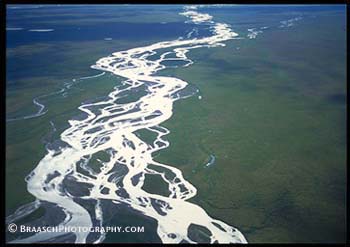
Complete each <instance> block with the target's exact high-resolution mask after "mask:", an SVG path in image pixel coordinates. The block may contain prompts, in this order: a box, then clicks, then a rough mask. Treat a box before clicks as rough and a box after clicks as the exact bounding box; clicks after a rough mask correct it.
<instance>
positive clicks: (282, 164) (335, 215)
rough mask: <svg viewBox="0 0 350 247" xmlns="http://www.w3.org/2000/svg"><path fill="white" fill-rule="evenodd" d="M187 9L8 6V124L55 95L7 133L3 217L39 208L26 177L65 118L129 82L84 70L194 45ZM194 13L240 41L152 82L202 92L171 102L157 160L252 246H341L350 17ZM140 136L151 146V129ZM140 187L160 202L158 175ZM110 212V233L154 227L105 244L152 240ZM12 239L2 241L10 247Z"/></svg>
mask: <svg viewBox="0 0 350 247" xmlns="http://www.w3.org/2000/svg"><path fill="white" fill-rule="evenodd" d="M34 7H35V6H34ZM181 9H182V6H169V7H165V6H156V7H150V6H139V7H137V8H135V7H134V6H132V7H131V6H113V7H102V6H72V7H68V6H57V7H55V6H52V7H41V8H23V9H21V8H15V6H12V8H11V7H9V6H8V10H7V12H8V13H7V14H8V16H7V24H6V25H7V29H8V30H7V50H6V52H7V54H6V55H7V71H6V72H7V75H6V77H7V78H6V79H7V80H6V118H7V119H8V120H10V119H14V118H21V117H23V116H30V115H31V114H33V113H35V112H36V111H37V110H38V106H37V105H35V104H33V99H35V98H36V97H40V96H41V95H45V94H51V93H53V92H58V93H57V94H53V95H50V96H48V97H43V98H38V102H40V103H41V104H44V105H45V109H44V110H47V113H45V114H43V115H42V116H39V117H33V118H28V119H24V120H15V121H7V123H6V215H7V216H8V215H11V214H12V213H14V212H15V210H16V209H17V208H18V207H20V206H22V205H24V204H26V203H30V202H31V201H33V200H34V199H35V198H34V197H33V196H32V195H31V194H29V193H28V191H27V188H26V181H25V177H26V176H27V175H28V174H29V173H30V172H31V171H32V170H33V169H34V168H35V167H36V165H37V164H38V162H39V161H40V160H41V159H42V157H43V156H44V155H45V153H46V150H45V145H46V144H48V143H54V141H55V140H58V139H59V137H60V134H61V133H62V132H63V131H64V130H65V129H67V128H68V127H69V125H68V120H70V119H72V118H79V116H80V117H82V116H81V115H82V112H81V111H79V110H78V107H79V106H80V105H81V104H82V102H86V101H89V100H98V99H101V98H103V97H106V96H107V95H108V93H110V92H111V91H112V90H113V87H115V86H117V85H119V84H120V83H121V82H122V80H123V79H122V78H120V77H117V76H114V75H111V74H110V73H105V74H104V75H102V76H100V77H96V78H91V79H86V80H85V79H84V80H81V79H79V78H82V77H88V76H94V75H97V74H100V73H101V71H98V70H93V69H91V68H90V65H92V64H94V63H95V62H96V61H97V60H98V59H99V58H101V57H105V56H108V55H109V54H111V53H113V52H116V51H123V50H128V49H131V48H135V47H140V46H145V45H149V44H153V43H155V42H159V41H166V40H174V39H177V38H178V37H179V36H183V37H186V35H189V37H190V36H191V35H195V32H192V31H193V30H194V28H195V25H194V24H191V23H186V24H185V23H184V21H185V18H184V17H183V16H181V15H178V13H179V12H180V11H181ZM199 10H201V11H202V12H206V13H209V14H210V15H212V16H213V18H214V19H215V20H216V21H220V22H224V23H228V24H230V25H231V28H232V29H233V31H234V32H236V33H238V35H239V36H238V38H237V39H232V40H229V41H225V42H224V43H225V44H226V46H224V47H211V48H199V49H194V50H190V51H189V52H188V54H187V57H188V58H190V59H191V60H192V61H193V64H192V65H191V66H188V67H183V68H181V67H177V68H173V67H171V66H170V68H169V69H165V70H162V71H160V72H159V74H160V75H172V76H175V77H177V78H180V79H182V80H185V81H187V82H188V83H189V85H188V86H187V87H188V88H189V89H188V90H189V91H191V92H192V91H194V92H195V90H194V89H198V93H197V94H194V95H193V96H191V97H188V98H184V99H180V100H179V101H177V102H175V104H174V109H173V111H174V113H173V115H172V117H171V118H170V119H168V120H167V121H166V122H164V123H163V124H162V126H164V127H166V128H167V129H168V130H169V131H170V133H169V134H168V135H166V137H165V139H167V140H168V141H169V143H170V146H169V147H167V148H166V149H162V150H160V151H158V152H156V153H154V158H155V160H156V161H159V162H162V163H164V164H169V165H171V166H174V167H177V168H178V169H180V170H181V171H182V172H183V176H184V178H185V179H186V180H188V181H189V182H190V183H192V184H193V185H194V186H195V187H196V188H197V195H196V196H195V197H193V198H191V199H190V200H189V201H190V202H193V203H195V204H197V205H199V206H200V207H202V208H203V209H205V211H206V212H207V213H208V215H210V216H211V217H213V218H216V219H219V220H223V221H225V222H226V223H227V224H229V225H231V226H234V227H237V228H238V229H239V230H240V231H241V232H242V233H243V234H244V236H245V237H246V239H247V241H248V242H250V243H261V242H263V243H267V242H274V243H276V242H279V243H291V242H308V243H326V242H345V237H346V229H345V223H346V218H345V210H346V208H345V206H346V200H345V193H346V190H345V188H346V97H347V96H346V52H345V51H346V19H345V7H342V6H270V5H269V6H260V5H256V6H221V7H220V6H215V7H214V6H206V7H202V8H199ZM21 28H22V29H21ZM33 30H34V31H33ZM38 30H41V31H38ZM190 32H192V34H190ZM197 35H203V36H205V35H206V33H205V32H203V33H199V34H198V33H197ZM62 89H64V90H63V91H62V92H60V90H62ZM137 93H138V92H136V98H138V95H137ZM133 97H135V95H128V96H127V97H126V98H125V100H128V99H129V100H133V99H134V98H133ZM136 98H135V99H136ZM123 100H124V99H123ZM139 137H140V138H141V139H143V140H144V141H146V142H147V143H150V142H152V139H154V138H155V137H154V136H152V135H151V134H150V133H147V131H144V132H143V133H142V131H140V132H139ZM213 157H214V158H213ZM208 163H209V164H210V165H207V164H208ZM146 179H147V180H148V182H147V183H145V184H144V187H143V188H144V189H145V190H146V191H148V192H152V193H156V192H157V191H158V193H159V194H166V193H165V192H166V189H165V192H164V186H163V184H162V183H161V181H160V179H159V176H153V175H150V176H146ZM152 179H153V180H152ZM109 206H110V205H108V204H106V205H105V209H104V210H105V211H106V212H107V213H106V215H108V218H109V219H110V221H107V222H105V223H106V224H107V223H108V224H110V223H111V221H112V222H113V223H114V224H118V223H120V222H122V224H132V223H130V222H135V223H134V224H136V222H140V221H141V222H144V225H145V226H148V227H147V233H144V234H120V235H118V236H116V235H113V234H107V237H106V239H105V242H159V241H160V239H159V237H158V236H157V234H156V222H155V221H154V220H153V219H151V218H148V217H145V216H140V215H138V214H137V213H135V212H133V211H132V210H130V209H128V208H123V207H122V206H120V208H119V211H118V212H115V211H117V210H115V209H114V210H111V209H108V207H109ZM45 212H46V211H45V207H44V206H43V207H40V208H39V209H37V210H36V211H34V212H33V213H31V214H30V215H28V216H26V218H24V219H21V220H22V222H26V221H27V222H30V221H33V220H36V221H37V223H38V222H40V220H42V219H46V218H45V217H44V215H45ZM59 217H61V216H60V215H59V214H57V218H59ZM52 221H54V219H53V220H52ZM17 223H18V222H17ZM17 237H19V235H16V236H14V235H12V234H7V240H8V241H11V240H13V239H14V238H17ZM200 239H202V240H203V239H205V238H204V237H203V238H200Z"/></svg>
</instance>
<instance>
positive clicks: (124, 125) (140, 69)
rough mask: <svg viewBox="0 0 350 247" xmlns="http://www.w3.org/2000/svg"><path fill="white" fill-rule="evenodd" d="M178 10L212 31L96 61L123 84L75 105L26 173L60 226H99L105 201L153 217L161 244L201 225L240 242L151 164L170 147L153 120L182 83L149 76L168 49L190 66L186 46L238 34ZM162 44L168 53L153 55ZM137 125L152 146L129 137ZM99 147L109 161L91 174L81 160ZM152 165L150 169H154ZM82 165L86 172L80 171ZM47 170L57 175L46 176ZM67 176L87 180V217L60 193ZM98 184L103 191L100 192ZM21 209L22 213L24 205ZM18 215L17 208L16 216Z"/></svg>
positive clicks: (80, 235) (164, 168) (216, 236)
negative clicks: (154, 187) (129, 96)
mask: <svg viewBox="0 0 350 247" xmlns="http://www.w3.org/2000/svg"><path fill="white" fill-rule="evenodd" d="M181 15H183V16H185V17H187V18H189V21H191V22H192V23H195V24H198V25H208V26H209V27H210V29H211V31H212V35H211V36H208V37H204V38H191V35H189V36H188V37H189V38H188V39H177V40H173V41H164V42H159V43H155V44H152V45H148V46H144V47H137V48H133V49H130V50H126V51H119V52H115V53H113V54H111V55H110V56H107V57H104V58H101V59H99V60H98V61H97V62H96V64H95V65H93V66H92V68H94V69H98V70H101V71H103V72H110V73H113V74H115V75H117V76H120V77H123V78H125V81H124V82H123V85H122V87H118V86H116V87H115V90H114V91H112V92H111V93H110V94H109V95H108V99H105V100H102V101H99V102H94V103H86V104H83V105H81V106H80V107H79V109H80V110H81V111H82V112H84V113H85V114H86V117H85V118H84V119H81V120H69V124H70V127H69V128H68V129H66V130H65V131H64V132H63V133H61V135H60V140H61V141H62V142H63V143H65V144H66V145H62V146H60V147H58V148H56V149H51V150H50V149H48V150H47V151H48V152H47V154H46V155H45V157H43V158H42V160H41V161H40V162H39V164H38V165H37V166H36V168H35V169H34V170H33V171H32V172H31V173H30V174H29V175H28V177H27V178H26V181H27V185H28V186H27V188H28V191H29V192H30V193H31V194H32V195H34V196H35V197H36V198H37V201H48V202H50V203H53V204H55V205H57V206H58V207H60V208H62V210H63V211H64V213H65V214H66V218H65V219H64V220H63V221H62V222H61V223H60V225H61V226H85V227H92V226H96V225H97V226H101V225H102V224H103V220H104V218H103V210H102V208H101V200H103V199H104V200H110V201H111V202H113V203H116V204H124V205H128V206H129V207H131V208H132V209H134V210H135V211H137V212H139V213H140V214H144V215H146V216H148V217H151V218H153V219H155V220H156V221H157V229H156V231H157V234H158V236H159V238H160V239H161V241H162V242H163V243H180V242H181V241H187V242H190V243H195V241H194V240H192V239H190V237H189V233H188V229H189V227H190V226H191V225H199V226H202V227H205V228H206V229H208V230H209V232H210V235H209V236H208V237H209V238H210V242H211V243H214V242H219V243H247V241H246V239H245V237H244V236H243V234H242V233H241V232H240V231H239V230H238V229H236V228H235V227H233V226H230V225H228V224H227V223H225V222H223V221H221V220H218V219H213V218H211V217H210V216H209V215H208V214H207V212H206V211H205V210H204V209H203V208H201V207H200V206H198V205H196V204H193V203H190V202H188V200H189V199H190V198H193V197H194V196H196V194H197V189H196V188H195V187H194V186H193V185H192V184H191V183H190V182H189V181H187V180H185V179H184V177H183V175H182V172H181V171H180V170H179V169H177V168H175V167H172V166H171V164H161V163H159V162H156V161H155V160H154V159H153V157H152V154H153V153H154V152H156V151H158V150H161V149H164V148H167V147H168V146H169V142H168V141H167V140H165V139H164V136H165V135H167V134H168V133H169V132H170V131H169V130H168V129H166V128H164V127H162V126H160V125H161V124H162V123H163V122H164V121H166V120H168V119H169V118H170V117H171V116H172V114H173V104H174V102H175V101H176V100H179V99H181V98H182V97H180V96H179V94H178V92H180V91H181V90H183V89H184V88H185V87H186V86H187V85H188V83H187V82H186V81H183V80H181V79H178V78H175V77H170V76H159V75H156V74H157V72H158V71H160V70H163V69H165V68H166V66H164V65H162V64H161V62H162V61H164V60H166V56H167V55H168V54H170V53H171V54H174V55H175V56H176V58H178V59H180V60H183V61H185V62H187V63H186V65H185V66H190V65H191V64H192V61H191V60H190V59H189V58H188V57H187V56H186V55H187V53H188V51H189V50H191V49H198V48H206V47H217V46H225V44H224V43H222V42H225V41H228V40H231V39H234V38H235V37H237V36H238V34H237V33H235V32H233V31H232V30H231V28H230V26H229V25H227V24H224V23H216V22H214V21H213V17H212V16H210V15H208V14H205V13H204V14H202V13H199V12H197V8H196V7H195V6H190V7H185V10H184V12H183V13H181ZM190 38H191V39H190ZM164 49H167V50H168V51H166V52H163V53H159V54H158V52H160V50H162V51H163V50H164ZM155 54H158V55H159V59H157V60H147V58H148V57H149V56H151V55H155ZM142 86H143V87H146V89H147V90H146V91H147V94H146V95H144V96H142V97H141V98H139V99H138V100H136V101H135V102H131V103H124V104H121V103H117V100H118V99H120V98H122V95H123V94H125V93H128V92H132V91H133V90H135V89H137V88H139V87H142ZM142 129H143V130H148V131H151V132H154V133H156V134H157V138H156V140H155V141H154V142H153V144H150V143H146V142H144V141H143V140H141V139H140V138H139V137H138V136H137V135H136V133H135V132H136V131H138V130H142ZM101 151H102V152H105V153H108V155H109V160H108V161H101V160H100V164H101V169H100V171H99V172H95V171H93V170H92V169H89V167H88V164H89V161H90V159H91V158H92V156H93V155H94V154H96V153H98V152H101ZM152 167H157V170H156V169H152ZM81 169H83V170H85V171H86V172H87V173H88V174H89V175H86V174H83V173H81V172H79V170H81ZM120 169H126V170H127V172H126V174H125V175H122V176H118V177H116V178H114V179H110V178H111V175H113V174H116V171H118V170H120ZM52 174H56V175H57V174H59V175H57V176H55V177H53V178H52ZM146 174H159V175H160V176H161V177H162V178H163V180H164V182H165V183H166V184H167V185H168V190H169V196H162V195H158V194H155V193H148V192H146V191H145V190H144V189H143V188H142V187H143V185H144V181H145V175H146ZM50 176H51V179H49V177H50ZM67 177H70V178H74V179H75V180H76V181H78V182H81V183H87V184H90V185H92V188H91V189H89V193H88V194H87V195H85V196H81V197H80V199H86V200H93V201H94V202H95V215H96V216H95V218H94V219H93V216H92V215H91V214H90V213H89V211H88V210H87V209H86V208H85V207H84V205H83V204H79V203H77V202H76V201H74V199H75V197H74V196H73V195H71V194H70V193H69V192H68V191H67V190H65V188H64V186H63V181H64V180H65V179H66V178H67ZM117 181H122V183H119V182H118V183H117ZM104 188H107V189H109V192H108V193H102V189H104ZM122 192H123V193H122ZM33 207H34V208H35V207H37V204H33V205H32V204H30V205H29V206H27V208H30V209H31V210H33ZM20 211H21V212H20V213H21V214H22V215H26V214H25V213H23V212H22V211H23V210H20ZM20 213H18V212H17V215H18V214H20ZM63 234H64V233H48V232H40V233H37V234H34V235H32V236H30V237H28V238H24V239H18V240H15V241H13V242H20V243H28V242H38V241H49V240H50V239H53V238H54V237H59V236H60V235H63ZM74 234H75V236H76V239H75V242H76V243H85V242H87V236H88V233H86V232H75V233H74ZM104 238H105V235H104V234H101V235H100V236H98V237H96V238H95V240H93V242H94V243H98V242H101V241H103V240H104Z"/></svg>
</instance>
